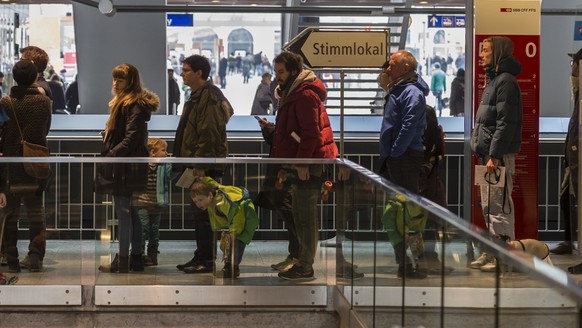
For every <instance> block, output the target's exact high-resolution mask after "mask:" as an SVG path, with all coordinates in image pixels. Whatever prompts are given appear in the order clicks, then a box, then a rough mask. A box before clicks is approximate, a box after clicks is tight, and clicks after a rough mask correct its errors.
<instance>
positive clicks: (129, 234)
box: [99, 64, 160, 273]
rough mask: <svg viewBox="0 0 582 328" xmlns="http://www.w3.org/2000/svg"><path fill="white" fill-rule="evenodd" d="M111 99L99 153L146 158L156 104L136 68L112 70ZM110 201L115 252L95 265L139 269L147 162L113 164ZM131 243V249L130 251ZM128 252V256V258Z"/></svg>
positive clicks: (125, 270) (108, 268)
mask: <svg viewBox="0 0 582 328" xmlns="http://www.w3.org/2000/svg"><path fill="white" fill-rule="evenodd" d="M111 75H112V77H113V83H112V94H113V98H112V99H111V101H109V109H110V112H111V113H110V115H109V119H108V120H107V123H106V127H105V131H104V136H103V144H102V146H101V156H103V157H121V158H124V157H147V156H148V154H149V152H148V145H147V142H148V123H147V122H148V121H149V120H150V118H151V115H152V113H153V112H155V111H157V110H158V108H159V106H160V100H159V98H158V96H157V95H156V94H154V93H152V92H150V91H149V90H147V89H145V88H144V86H143V85H142V81H141V78H140V74H139V71H138V69H137V68H136V67H135V66H133V65H131V64H121V65H118V66H116V67H115V68H114V69H113V71H112V74H111ZM112 165H113V181H114V187H113V200H114V211H115V214H116V217H117V220H118V234H119V246H118V254H116V256H115V258H114V259H113V261H112V262H111V265H109V266H107V265H102V266H100V267H99V271H101V272H111V273H116V272H119V273H128V272H129V271H130V270H132V271H143V270H144V266H143V261H142V257H141V239H142V227H141V222H140V219H139V214H138V207H137V204H138V195H139V194H141V193H143V192H144V191H145V190H146V187H147V182H148V180H147V179H148V174H147V164H142V163H127V164H126V163H114V164H112ZM130 245H131V250H130ZM130 252H131V259H130Z"/></svg>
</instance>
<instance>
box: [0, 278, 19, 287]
mask: <svg viewBox="0 0 582 328" xmlns="http://www.w3.org/2000/svg"><path fill="white" fill-rule="evenodd" d="M17 282H18V277H17V276H12V277H7V276H2V277H0V285H14V284H15V283H17Z"/></svg>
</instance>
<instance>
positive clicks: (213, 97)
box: [173, 81, 234, 169]
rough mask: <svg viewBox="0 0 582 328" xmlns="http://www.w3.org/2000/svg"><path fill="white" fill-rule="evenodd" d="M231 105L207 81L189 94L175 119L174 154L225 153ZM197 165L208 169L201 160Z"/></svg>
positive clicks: (215, 155)
mask: <svg viewBox="0 0 582 328" xmlns="http://www.w3.org/2000/svg"><path fill="white" fill-rule="evenodd" d="M233 113H234V111H233V109H232V106H231V105H230V103H229V102H228V100H227V99H226V97H225V96H224V95H223V94H222V91H220V89H219V88H217V87H216V86H214V85H213V84H212V83H211V82H209V81H207V82H206V83H205V84H204V85H203V86H202V87H200V88H199V89H198V90H196V91H195V92H194V93H192V95H191V96H190V99H188V101H186V103H185V104H184V110H183V112H182V116H181V117H180V123H178V129H177V130H176V137H175V139H174V153H173V155H174V156H175V157H194V158H198V157H214V158H220V157H227V156H228V143H227V139H226V123H228V120H229V119H230V117H231V116H232V115H233ZM194 166H195V167H197V168H201V169H209V168H210V167H209V166H207V165H203V164H197V165H194Z"/></svg>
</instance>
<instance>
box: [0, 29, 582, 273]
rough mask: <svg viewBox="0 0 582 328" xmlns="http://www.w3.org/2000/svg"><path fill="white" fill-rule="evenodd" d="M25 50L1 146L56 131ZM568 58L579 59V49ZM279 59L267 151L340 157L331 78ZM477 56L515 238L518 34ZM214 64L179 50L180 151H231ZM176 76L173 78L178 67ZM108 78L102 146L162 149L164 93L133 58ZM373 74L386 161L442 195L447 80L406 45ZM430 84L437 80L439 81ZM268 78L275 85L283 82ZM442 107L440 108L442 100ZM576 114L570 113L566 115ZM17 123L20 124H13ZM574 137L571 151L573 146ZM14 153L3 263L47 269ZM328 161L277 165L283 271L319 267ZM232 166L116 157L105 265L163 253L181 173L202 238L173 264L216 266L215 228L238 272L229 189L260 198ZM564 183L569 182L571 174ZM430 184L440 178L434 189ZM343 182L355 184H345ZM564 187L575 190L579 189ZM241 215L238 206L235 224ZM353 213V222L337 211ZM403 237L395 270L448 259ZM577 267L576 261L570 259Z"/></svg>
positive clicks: (494, 164)
mask: <svg viewBox="0 0 582 328" xmlns="http://www.w3.org/2000/svg"><path fill="white" fill-rule="evenodd" d="M29 48H30V49H27V50H25V51H23V56H22V59H21V60H20V61H19V62H18V63H17V64H16V65H15V66H14V70H13V76H14V79H15V81H16V83H17V84H18V85H17V86H15V87H13V88H12V89H11V90H10V96H9V97H4V98H2V100H1V101H0V108H2V110H3V113H2V114H4V115H5V117H6V118H5V119H4V121H3V122H2V138H1V139H0V150H1V152H2V153H3V154H4V155H5V156H23V155H22V148H21V147H20V146H19V145H20V141H21V139H25V138H26V140H27V141H29V142H34V143H37V144H41V145H46V135H47V134H48V131H49V129H50V118H51V115H50V114H51V108H50V105H51V101H50V99H51V98H50V97H51V96H54V92H51V91H52V90H51V88H50V87H49V84H48V83H47V82H46V81H45V80H44V79H42V78H41V76H40V74H39V72H42V71H43V70H44V69H45V68H46V62H47V61H48V58H45V56H44V54H43V53H42V51H39V49H37V48H35V47H29ZM40 50H42V49H40ZM45 54H46V53H45ZM572 57H573V58H574V59H578V60H579V59H580V58H581V57H582V50H581V51H580V52H578V53H577V54H574V55H572ZM33 58H34V60H33ZM274 64H275V65H274V68H273V70H274V75H275V79H274V81H272V80H271V78H272V76H271V74H270V73H269V72H265V73H263V75H262V82H261V84H260V85H259V86H258V88H257V92H256V97H255V103H254V104H253V114H256V115H265V114H269V113H270V112H269V109H271V108H275V110H276V121H275V122H268V121H267V120H266V119H264V118H260V117H259V119H258V120H259V121H258V122H259V125H260V127H261V129H262V132H263V135H264V137H265V140H266V141H267V142H268V143H269V145H270V146H271V151H270V156H271V157H273V158H306V159H309V158H336V157H337V156H338V149H337V146H336V144H335V141H334V134H333V131H332V128H331V124H330V121H329V117H328V115H327V111H326V109H325V106H324V102H325V99H326V97H327V92H326V88H325V86H324V84H323V82H322V81H321V80H320V79H319V78H318V77H317V76H316V75H315V74H314V72H313V71H311V70H308V69H305V68H304V67H303V60H302V57H301V56H299V55H296V54H293V53H291V52H287V51H284V52H282V53H281V54H279V55H278V56H277V57H276V58H275V59H274ZM43 65H44V67H43ZM577 65H578V63H576V62H574V63H573V64H572V66H573V69H572V72H573V73H572V75H573V76H575V77H577V75H575V74H577V69H576V70H575V69H574V66H576V67H577ZM480 66H481V67H482V68H483V69H484V70H485V72H486V73H487V76H488V82H487V86H486V89H485V90H484V95H485V96H484V97H483V98H482V100H481V104H480V106H479V108H478V110H477V114H476V126H475V129H474V131H473V134H472V138H471V148H472V150H473V152H474V154H475V156H477V157H478V158H479V161H480V163H481V164H483V165H485V166H486V168H487V173H488V174H494V173H495V172H496V171H497V170H498V169H499V167H501V166H503V167H505V168H506V172H507V175H506V179H505V186H504V188H487V187H486V186H482V187H481V204H482V205H483V211H484V214H485V217H486V220H487V226H488V229H489V232H490V233H491V235H492V236H507V237H509V238H511V239H514V238H515V232H514V231H515V227H514V225H515V222H514V215H515V214H514V213H513V210H514V206H513V201H512V197H511V194H512V190H513V182H512V175H513V174H514V172H515V156H516V154H518V153H519V151H520V146H521V133H520V132H521V124H522V122H521V121H522V104H521V91H520V88H519V84H518V83H517V79H516V76H517V75H518V74H519V73H520V71H521V64H520V63H519V62H518V61H517V60H516V59H515V57H513V43H512V41H511V40H510V39H509V38H506V37H498V36H493V37H490V38H488V39H486V40H485V41H484V42H483V47H482V50H481V53H480ZM437 68H438V67H437ZM169 73H173V72H169ZM210 73H211V66H210V63H209V61H208V60H207V59H206V58H205V57H203V56H200V55H193V56H190V57H187V58H184V60H183V62H182V68H181V74H180V75H181V77H182V79H183V81H184V84H185V85H187V86H188V87H189V88H190V90H191V95H190V97H189V98H188V99H187V101H186V102H185V105H184V110H183V112H182V114H181V117H180V121H179V124H178V127H177V130H176V135H175V139H174V149H173V156H174V157H178V158H222V157H227V156H228V155H229V151H228V142H227V135H226V125H227V123H228V121H229V119H230V117H231V116H232V115H233V114H234V109H233V107H232V105H231V104H230V102H229V101H228V99H227V98H226V97H225V96H224V94H223V93H222V91H221V88H220V87H219V86H215V85H214V83H213V82H212V81H210V80H209V76H210ZM169 79H173V77H172V76H171V75H169ZM463 79H464V71H463V70H462V69H459V70H458V74H457V78H456V79H455V81H453V91H452V92H455V95H457V96H459V97H460V99H456V100H455V103H460V102H461V100H462V99H463V98H462V97H464V95H460V94H457V93H456V92H459V93H461V91H460V90H456V91H454V90H455V89H460V88H461V86H459V84H461V85H464V80H463ZM112 81H113V82H112V94H113V98H112V99H111V100H110V101H109V109H110V116H109V119H108V121H107V123H106V127H105V130H104V133H103V144H102V152H101V154H102V156H104V157H113V158H123V157H148V156H149V157H165V156H167V146H168V145H167V143H165V141H163V140H161V139H157V138H149V136H148V121H149V120H150V118H151V115H152V113H154V112H156V111H157V110H158V109H159V107H160V103H159V98H158V96H157V95H155V94H154V93H152V92H150V91H148V90H147V89H146V88H145V86H144V85H143V84H142V82H141V79H140V74H139V70H138V69H137V68H136V67H135V66H133V65H131V64H127V63H125V64H120V65H118V66H116V67H115V68H114V69H113V71H112ZM378 82H379V85H380V86H381V87H382V88H383V89H384V90H385V91H386V97H385V104H384V113H383V119H382V126H381V129H380V139H379V146H380V148H379V153H380V160H381V165H380V171H379V173H380V174H381V175H383V176H384V177H385V178H386V179H387V180H389V181H391V182H393V183H395V184H397V185H399V186H401V187H403V188H405V189H407V190H408V191H411V192H413V193H415V194H423V195H425V196H427V197H428V195H435V197H436V196H438V194H439V193H438V192H435V190H437V189H434V188H438V187H439V181H438V175H435V176H432V177H431V178H430V179H431V182H427V181H428V180H426V179H427V176H428V175H430V174H431V172H437V171H438V170H437V171H435V170H434V169H433V168H432V167H431V169H430V172H425V171H426V170H425V169H426V165H427V163H428V164H431V165H437V164H438V163H437V162H435V161H438V157H439V156H442V152H441V153H439V150H437V149H436V148H434V147H431V152H429V153H427V146H426V135H427V133H428V132H427V129H428V128H427V124H429V123H428V122H429V121H430V120H432V121H431V122H433V123H430V124H429V125H431V126H437V132H433V134H434V135H435V137H434V138H439V137H438V136H437V134H436V133H438V125H435V123H434V122H436V113H435V111H434V109H432V108H430V106H428V105H427V103H426V97H427V96H428V95H429V93H430V92H431V91H432V92H433V93H438V92H442V90H441V91H439V90H431V88H430V87H429V86H428V85H427V84H426V83H425V82H424V80H423V79H422V78H421V76H420V75H419V73H418V62H417V60H416V58H415V57H414V55H413V54H412V53H410V52H409V51H406V50H399V51H397V52H395V53H394V54H392V55H391V56H390V59H389V60H388V61H387V62H386V64H385V65H384V67H382V72H381V74H380V76H379V78H378ZM433 82H434V83H433V86H434V85H437V84H439V83H441V82H442V81H433ZM273 83H275V84H276V87H275V88H274V89H273V87H272V85H273ZM575 86H577V84H573V90H574V91H573V95H574V99H577V97H578V90H577V89H575ZM487 95H489V97H486V96H487ZM31 109H34V111H32V110H31ZM576 109H577V107H576ZM431 110H432V111H431ZM437 112H439V113H440V111H439V110H438V108H437ZM25 113H26V114H25ZM32 113H34V115H32ZM462 114H463V112H462V111H461V110H459V111H458V112H455V115H462ZM429 116H430V117H431V119H429ZM433 116H434V118H432V117H433ZM439 116H440V115H439ZM572 120H574V116H573V119H572ZM572 124H575V122H574V123H572V122H571V125H572ZM20 129H21V130H22V136H21V134H20V133H18V130H20ZM432 130H433V131H434V128H433V129H432ZM440 138H441V139H439V140H441V141H439V142H442V131H440ZM436 143H437V142H435V144H436ZM567 143H568V141H567ZM435 147H436V146H435ZM570 148H571V149H575V146H572V147H570ZM574 158H575V157H574V156H567V159H568V160H569V161H570V162H569V163H568V164H569V169H570V175H569V177H570V176H572V175H574V176H575V175H576V174H577V171H574V172H572V170H573V168H574V169H575V170H577V166H576V165H574V164H575V160H574ZM10 165H11V166H15V167H11V168H10V169H9V170H6V169H3V170H1V171H0V208H2V211H3V213H4V215H5V220H6V227H5V230H4V234H3V240H2V248H3V252H4V253H5V254H6V259H7V264H8V272H10V273H18V272H20V271H21V269H22V268H23V267H27V268H28V269H29V271H31V272H40V271H42V270H43V259H44V255H45V252H46V228H45V226H44V219H45V215H44V210H43V208H42V193H43V191H44V188H46V186H47V181H39V180H37V179H34V178H31V177H29V176H27V175H26V173H25V172H24V171H23V170H22V168H21V167H20V166H19V164H10ZM16 166H17V167H16ZM326 169H327V168H326V167H325V166H322V165H313V164H312V165H288V164H282V165H280V166H278V167H277V170H275V171H276V172H277V174H281V172H283V173H284V175H285V176H286V180H285V186H284V191H283V192H281V195H280V196H281V197H280V199H279V200H278V201H277V205H276V206H275V207H273V208H270V209H273V210H276V211H278V212H279V213H280V214H281V216H282V217H283V218H284V219H285V221H286V223H287V225H286V226H287V229H288V230H289V245H290V247H289V251H290V252H289V254H288V255H287V257H286V258H285V259H284V260H283V261H282V262H280V263H274V264H273V265H272V266H271V267H272V268H273V269H275V270H277V271H279V273H278V276H279V277H280V278H281V279H284V280H290V281H308V280H313V279H315V271H314V269H313V267H314V262H315V260H316V256H315V255H316V252H317V241H318V232H319V231H318V222H319V214H318V211H317V204H318V201H319V197H320V191H321V181H322V176H323V175H324V174H325V170H326ZM224 170H225V167H224V165H220V164H196V165H185V164H184V165H165V164H154V163H149V164H148V163H144V164H140V163H136V164H126V163H116V164H112V165H110V168H109V170H108V172H109V174H110V176H109V178H110V180H112V181H113V186H112V191H111V194H112V195H113V198H114V200H115V206H114V210H115V215H116V217H117V219H118V222H119V246H118V250H117V252H116V254H115V255H114V256H113V260H112V261H111V263H110V264H108V265H102V266H100V267H99V270H100V271H101V272H107V273H129V272H140V271H144V270H145V266H149V265H158V253H159V222H160V215H161V212H162V209H163V207H164V206H166V205H167V203H168V193H169V189H168V187H169V185H170V183H171V181H172V180H173V179H175V178H176V177H178V176H184V175H185V174H189V175H191V177H192V181H191V184H190V185H189V186H188V187H187V188H188V189H189V191H190V195H191V199H190V200H191V210H192V219H193V222H194V227H195V239H196V249H195V250H194V252H193V257H192V258H191V259H189V260H188V261H186V262H185V263H183V264H178V265H177V266H176V267H177V269H178V270H180V271H182V272H184V273H187V274H199V273H214V272H216V268H215V265H216V258H217V251H216V231H217V229H227V230H230V231H231V232H232V235H228V236H227V237H226V239H225V243H227V244H228V245H229V247H231V248H230V253H228V254H230V255H232V257H230V258H227V261H226V265H225V267H224V268H223V270H222V271H223V276H224V277H226V278H237V277H239V275H240V263H241V261H242V256H243V253H244V248H245V246H246V245H247V244H248V243H249V242H250V240H251V239H252V235H253V234H254V230H255V229H256V228H257V225H258V220H257V219H256V218H255V217H249V216H248V213H245V212H244V207H242V206H237V207H236V210H235V211H233V212H232V213H230V209H231V207H232V200H231V198H230V197H232V195H236V196H235V197H234V199H235V201H246V204H247V205H246V206H250V207H252V209H253V210H254V209H255V208H254V205H253V204H252V201H250V200H249V198H248V195H245V191H244V190H242V189H240V190H238V189H235V187H229V186H223V185H222V184H221V179H222V177H223V175H224ZM435 174H436V173H435ZM423 179H425V180H423ZM338 180H340V181H349V175H346V172H342V171H341V170H340V173H339V175H338ZM14 181H18V182H19V183H14ZM569 181H570V183H572V180H571V179H569ZM427 183H430V185H431V186H430V187H427ZM344 187H345V188H349V184H346V185H345V186H344ZM427 188H432V189H430V190H429V189H427ZM571 189H572V188H571ZM226 190H229V192H230V193H231V194H228V192H227V191H226ZM346 190H347V189H346ZM568 194H570V195H572V196H573V197H576V194H575V189H574V190H573V191H572V192H570V193H568ZM225 199H228V200H229V201H228V202H227V204H228V207H224V205H225V202H224V200H225ZM271 201H273V200H271ZM435 201H438V200H435ZM20 206H25V207H26V208H27V219H28V221H29V232H30V244H29V248H28V254H27V259H26V261H25V264H23V263H22V262H21V261H19V254H18V247H17V241H18V229H17V226H16V223H17V222H18V220H19V219H20V212H19V211H18V209H19V208H20ZM259 206H260V205H259ZM507 209H509V210H507ZM344 214H345V213H344ZM235 218H238V219H237V220H238V221H236V224H235V221H234V220H235ZM344 224H345V222H344V221H342V223H340V225H344ZM241 227H242V228H241ZM237 229H238V230H237ZM342 229H343V227H338V233H339V232H341V231H342ZM423 229H424V228H423ZM436 229H438V227H433V230H436ZM423 232H424V231H421V233H423ZM433 235H435V236H436V234H433ZM242 236H244V237H242ZM424 236H425V237H424V238H425V239H431V238H432V239H436V237H434V238H433V237H430V236H429V235H428V234H425V235H424ZM401 237H402V239H401V240H400V239H399V242H393V243H392V245H393V248H394V253H395V258H396V263H397V264H398V271H397V276H398V277H402V278H411V279H422V278H425V277H426V276H427V274H431V273H435V271H436V272H440V271H439V270H438V268H441V265H440V262H439V261H438V256H437V255H436V253H435V252H434V249H430V247H429V248H425V249H424V250H423V251H422V252H420V254H421V255H420V256H419V257H418V258H415V259H414V261H412V260H411V259H409V258H408V256H407V248H408V247H409V246H410V245H409V244H410V241H411V240H412V239H411V238H412V236H406V235H402V236H401ZM415 238H416V237H415ZM391 241H392V240H391ZM433 241H434V240H433ZM567 241H569V242H570V244H568V247H569V250H567V251H570V252H571V241H570V240H567ZM433 245H434V243H433ZM340 254H341V253H340ZM423 255H424V256H425V257H424V260H425V261H428V260H427V259H428V258H429V257H430V264H427V263H424V264H425V265H427V266H425V267H424V268H421V267H420V266H419V265H418V263H422V260H423ZM339 261H341V263H342V267H343V268H344V270H343V272H341V273H340V272H338V273H337V275H338V277H339V278H350V279H359V278H362V277H364V274H362V273H359V272H357V271H356V267H355V266H354V265H352V264H351V263H349V262H348V261H346V260H345V259H344V258H343V254H341V255H340V257H339ZM469 266H470V267H471V268H474V269H480V270H481V271H484V272H492V271H495V268H496V266H497V261H496V259H495V258H494V257H492V256H491V255H489V254H487V253H486V252H482V253H481V256H480V257H479V258H478V259H476V260H474V261H473V262H471V263H470V265H469ZM345 268H347V270H346V269H345ZM346 272H349V273H346ZM570 272H571V273H581V272H582V269H581V265H578V266H574V267H572V268H570ZM441 273H442V272H441ZM2 281H4V282H5V283H6V284H9V283H14V282H15V281H16V279H15V278H13V277H9V276H5V275H0V284H2Z"/></svg>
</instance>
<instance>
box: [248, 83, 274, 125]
mask: <svg viewBox="0 0 582 328" xmlns="http://www.w3.org/2000/svg"><path fill="white" fill-rule="evenodd" d="M271 77H272V75H271V74H270V73H264V74H263V76H262V77H261V83H259V85H258V86H257V92H255V99H254V100H253V107H252V109H251V115H269V114H271V113H270V109H269V106H270V105H271Z"/></svg>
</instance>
